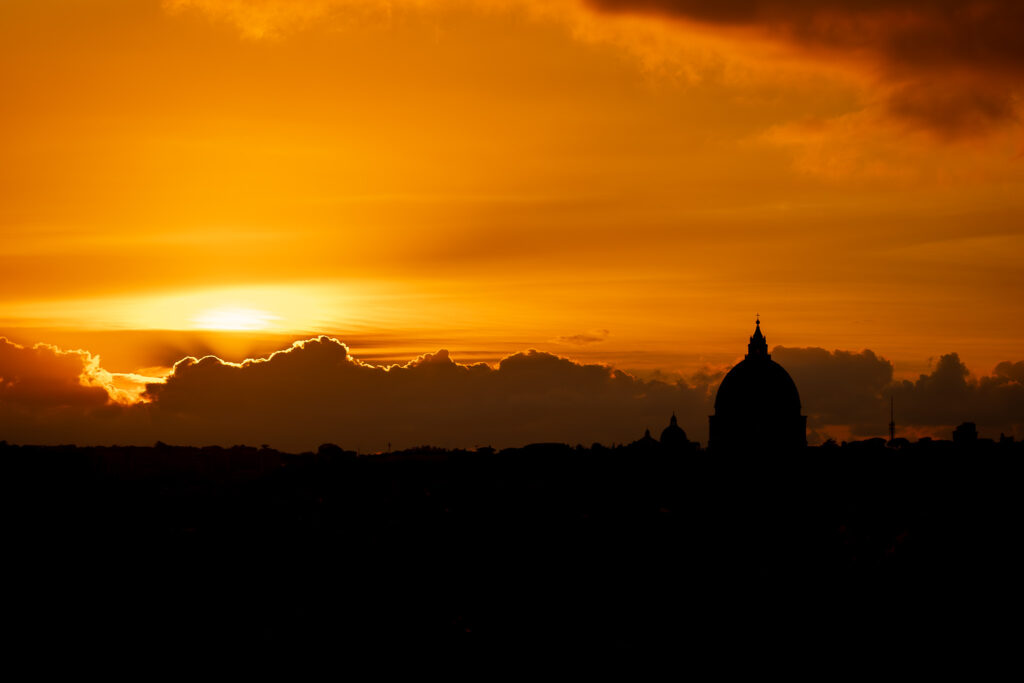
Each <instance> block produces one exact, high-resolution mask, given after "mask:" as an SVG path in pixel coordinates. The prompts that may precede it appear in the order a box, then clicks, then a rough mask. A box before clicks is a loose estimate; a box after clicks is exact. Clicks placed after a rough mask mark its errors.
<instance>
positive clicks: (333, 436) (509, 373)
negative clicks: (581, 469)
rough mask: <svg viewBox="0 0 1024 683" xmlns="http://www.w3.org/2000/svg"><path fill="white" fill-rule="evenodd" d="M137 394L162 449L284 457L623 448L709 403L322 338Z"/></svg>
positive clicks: (543, 364) (586, 373) (593, 372)
mask: <svg viewBox="0 0 1024 683" xmlns="http://www.w3.org/2000/svg"><path fill="white" fill-rule="evenodd" d="M148 397H149V398H150V399H151V403H150V404H149V405H148V406H146V409H147V410H148V412H149V414H150V416H151V418H152V420H153V421H154V424H155V425H156V428H157V430H158V431H160V432H161V433H164V434H166V436H165V437H162V438H163V440H165V441H169V442H171V441H182V440H184V441H186V442H190V443H228V444H230V443H243V442H248V443H253V442H255V441H259V442H266V443H271V444H274V445H276V446H280V447H284V448H293V449H294V448H313V447H315V446H316V445H317V444H319V443H322V442H328V441H330V442H336V443H339V444H341V445H344V446H346V447H349V448H356V449H360V450H364V451H367V450H369V451H372V450H380V449H384V448H385V447H386V446H387V444H388V443H391V444H392V446H393V447H396V448H397V447H407V446H412V445H416V444H433V445H440V446H450V447H451V446H473V445H483V444H493V445H495V446H508V445H519V444H523V443H528V442H535V441H562V442H568V443H577V442H580V443H587V444H589V443H591V442H593V441H601V442H604V443H612V442H623V441H631V440H633V439H635V438H637V436H638V435H639V434H641V433H642V431H643V429H644V428H645V427H648V426H649V427H651V428H653V429H656V428H660V426H661V425H662V423H663V422H664V423H667V419H668V416H669V415H670V414H671V413H672V411H673V410H676V411H679V412H681V413H686V414H691V415H694V416H699V418H698V419H700V420H701V421H703V420H704V419H706V418H704V415H705V414H706V410H707V405H708V403H709V401H708V388H707V387H691V386H689V385H686V384H683V383H677V384H667V383H663V382H645V381H642V380H638V379H636V378H634V377H632V376H630V375H627V374H625V373H622V372H620V371H616V370H613V369H611V368H609V367H607V366H604V365H584V364H579V363H575V362H573V361H570V360H568V359H565V358H560V357H558V356H554V355H552V354H547V353H542V352H539V351H534V350H531V351H527V352H523V353H518V354H514V355H512V356H509V357H507V358H505V359H503V360H502V361H501V362H500V363H499V364H498V366H497V367H491V366H489V365H486V364H483V363H477V364H471V365H463V364H460V363H457V362H455V361H454V360H453V359H452V358H451V357H450V355H449V353H448V352H447V351H446V350H441V351H438V352H437V353H433V354H425V355H422V356H420V357H418V358H416V359H415V360H413V361H410V362H409V363H406V364H404V365H395V366H390V367H387V368H383V367H378V366H372V365H367V364H364V363H362V362H360V361H358V360H356V359H354V358H352V356H351V355H349V352H348V349H347V347H346V346H345V345H344V344H342V343H341V342H339V341H337V340H334V339H330V338H328V337H319V338H317V339H311V340H307V341H304V342H296V343H295V344H294V345H293V346H292V347H291V348H290V349H288V350H286V351H282V352H278V353H275V354H273V355H271V356H270V357H268V358H266V359H261V360H255V361H246V362H244V363H240V364H234V363H226V362H224V361H221V360H219V359H217V358H213V357H207V358H202V359H195V358H186V359H184V360H182V361H180V362H179V363H178V364H176V365H175V367H174V369H173V371H172V372H171V374H170V375H169V376H168V378H167V381H166V382H165V383H161V384H153V385H151V386H150V389H149V394H148ZM685 426H689V425H685ZM694 428H696V429H699V428H700V425H694Z"/></svg>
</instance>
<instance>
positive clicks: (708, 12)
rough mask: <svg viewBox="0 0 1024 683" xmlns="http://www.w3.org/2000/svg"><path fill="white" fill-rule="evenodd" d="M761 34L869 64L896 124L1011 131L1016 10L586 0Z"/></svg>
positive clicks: (1020, 62) (862, 0) (757, 0)
mask: <svg viewBox="0 0 1024 683" xmlns="http://www.w3.org/2000/svg"><path fill="white" fill-rule="evenodd" d="M587 2H588V4H589V5H590V6H591V7H593V8H595V9H596V10H598V11H604V12H641V13H655V14H660V15H664V16H668V17H674V18H678V19H683V20H687V21H692V22H697V23H702V24H706V25H709V26H719V27H734V28H742V29H751V30H755V31H760V32H761V33H763V34H765V35H768V36H770V37H773V38H776V39H781V40H784V41H786V42H788V43H790V44H793V45H796V46H798V47H801V48H803V49H806V50H808V51H811V52H818V53H823V54H832V55H835V56H843V57H846V58H849V59H854V60H857V61H865V60H868V61H870V62H872V63H874V64H875V65H877V66H876V68H877V70H878V72H879V75H881V76H882V77H883V78H884V80H885V81H886V82H887V83H888V84H889V86H890V91H889V93H888V96H887V107H888V109H889V111H890V112H891V113H892V114H894V115H895V116H897V117H900V118H903V119H905V120H908V121H910V122H913V123H916V124H918V125H921V126H924V127H926V128H928V129H930V130H932V131H934V132H936V133H938V134H940V135H943V136H948V137H960V136H968V135H975V134H979V133H983V132H985V130H986V129H987V128H989V127H991V126H993V125H997V124H1000V123H1005V122H1008V121H1014V120H1016V119H1017V117H1018V114H1019V112H1018V109H1017V104H1016V103H1017V102H1018V101H1019V97H1020V93H1021V85H1020V84H1021V79H1022V77H1024V41H1021V39H1020V35H1021V27H1022V26H1024V3H1021V2H1020V1H1019V0H984V1H979V0H714V1H711V0H587Z"/></svg>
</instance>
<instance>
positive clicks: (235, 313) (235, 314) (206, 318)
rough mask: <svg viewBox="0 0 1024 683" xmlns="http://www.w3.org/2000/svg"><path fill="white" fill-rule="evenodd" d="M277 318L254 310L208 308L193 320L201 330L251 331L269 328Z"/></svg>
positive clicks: (271, 314) (268, 313)
mask: <svg viewBox="0 0 1024 683" xmlns="http://www.w3.org/2000/svg"><path fill="white" fill-rule="evenodd" d="M279 319H280V318H279V316H276V315H274V314H273V313H270V312H268V311H263V310H259V309H255V308H240V307H228V308H209V309H206V310H205V311H203V312H202V313H200V314H199V315H197V316H196V317H195V318H193V323H194V324H195V326H196V328H198V329H201V330H237V331H252V330H265V329H267V328H269V327H270V326H271V325H272V324H273V322H274V321H275V320H279Z"/></svg>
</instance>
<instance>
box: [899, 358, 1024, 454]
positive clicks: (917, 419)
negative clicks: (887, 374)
mask: <svg viewBox="0 0 1024 683" xmlns="http://www.w3.org/2000/svg"><path fill="white" fill-rule="evenodd" d="M892 396H893V398H894V400H895V403H896V406H897V422H900V423H906V424H910V425H928V426H936V425H943V426H948V427H952V426H955V425H957V424H959V423H960V422H964V421H971V422H975V423H977V425H978V429H979V430H980V431H981V433H982V435H983V436H985V435H987V436H994V435H995V433H996V432H1003V431H1006V432H1009V433H1013V434H1015V435H1016V436H1018V437H1024V362H1017V363H1011V362H1009V361H1007V362H1003V363H1000V364H999V365H997V366H996V369H995V373H994V374H993V375H989V376H983V377H978V378H974V377H971V375H970V372H969V371H968V369H967V366H966V365H964V364H963V362H962V361H961V360H960V356H959V355H958V354H956V353H950V354H946V355H944V356H941V357H940V358H939V360H938V362H937V363H936V364H935V367H934V369H933V370H932V372H931V373H930V374H927V375H921V376H920V377H919V378H918V379H917V380H916V381H913V382H911V381H903V382H900V383H898V384H896V385H895V386H893V388H892ZM986 433H987V434H986Z"/></svg>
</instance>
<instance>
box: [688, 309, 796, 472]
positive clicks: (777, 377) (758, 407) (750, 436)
mask: <svg viewBox="0 0 1024 683" xmlns="http://www.w3.org/2000/svg"><path fill="white" fill-rule="evenodd" d="M709 419H710V423H711V424H710V427H711V435H710V440H709V442H708V448H709V449H710V450H712V451H717V452H736V453H752V452H757V451H782V450H795V449H800V448H803V447H805V446H806V445H807V418H806V417H805V416H803V415H801V414H800V392H799V391H798V390H797V388H796V383H795V382H794V381H793V378H792V377H790V376H789V373H788V372H786V369H785V368H783V367H782V366H781V365H779V364H778V363H776V362H775V361H773V360H772V357H771V354H769V353H768V340H767V339H765V337H764V335H763V334H762V333H761V320H760V318H758V320H757V323H756V328H755V330H754V334H753V335H752V336H751V337H750V344H748V346H747V355H746V357H745V358H744V359H743V360H741V361H740V362H739V363H737V364H736V365H735V366H734V367H733V368H732V370H730V371H729V373H728V374H727V375H726V376H725V378H724V379H723V380H722V383H721V384H719V385H718V394H717V395H716V396H715V414H714V415H712V416H711V417H710V418H709Z"/></svg>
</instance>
